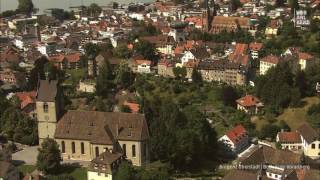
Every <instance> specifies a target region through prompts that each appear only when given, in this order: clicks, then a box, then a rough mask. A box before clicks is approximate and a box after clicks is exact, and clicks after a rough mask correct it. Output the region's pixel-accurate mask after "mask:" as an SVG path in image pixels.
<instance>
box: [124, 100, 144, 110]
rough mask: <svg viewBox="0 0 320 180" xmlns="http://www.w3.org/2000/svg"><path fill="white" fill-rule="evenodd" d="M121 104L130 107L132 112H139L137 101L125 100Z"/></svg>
mask: <svg viewBox="0 0 320 180" xmlns="http://www.w3.org/2000/svg"><path fill="white" fill-rule="evenodd" d="M123 105H125V106H128V107H129V108H130V109H131V112H132V113H138V112H139V109H140V106H139V104H138V103H132V102H127V101H125V102H124V103H123Z"/></svg>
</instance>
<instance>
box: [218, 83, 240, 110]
mask: <svg viewBox="0 0 320 180" xmlns="http://www.w3.org/2000/svg"><path fill="white" fill-rule="evenodd" d="M238 98H239V95H238V93H237V90H236V89H235V88H234V87H232V86H225V87H223V89H222V100H223V103H224V105H226V106H231V107H235V106H236V100H237V99H238Z"/></svg>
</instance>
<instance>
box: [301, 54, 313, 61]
mask: <svg viewBox="0 0 320 180" xmlns="http://www.w3.org/2000/svg"><path fill="white" fill-rule="evenodd" d="M298 56H299V59H304V60H311V59H313V56H312V55H311V54H309V53H303V52H299V53H298Z"/></svg>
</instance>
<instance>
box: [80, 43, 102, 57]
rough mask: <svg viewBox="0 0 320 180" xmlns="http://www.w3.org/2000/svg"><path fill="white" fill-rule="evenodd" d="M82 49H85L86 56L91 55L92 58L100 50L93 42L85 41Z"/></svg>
mask: <svg viewBox="0 0 320 180" xmlns="http://www.w3.org/2000/svg"><path fill="white" fill-rule="evenodd" d="M84 49H85V52H86V55H87V56H88V57H90V56H91V57H93V58H95V57H96V56H97V55H98V54H99V52H100V51H101V49H100V47H99V46H98V45H97V44H93V43H87V44H86V45H85V46H84Z"/></svg>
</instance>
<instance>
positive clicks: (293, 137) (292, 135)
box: [278, 132, 301, 143]
mask: <svg viewBox="0 0 320 180" xmlns="http://www.w3.org/2000/svg"><path fill="white" fill-rule="evenodd" d="M278 137H279V141H280V142H283V143H301V138H300V133H298V132H279V133H278Z"/></svg>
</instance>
